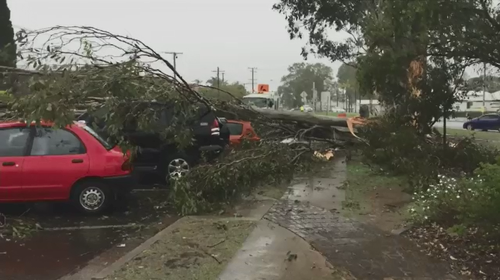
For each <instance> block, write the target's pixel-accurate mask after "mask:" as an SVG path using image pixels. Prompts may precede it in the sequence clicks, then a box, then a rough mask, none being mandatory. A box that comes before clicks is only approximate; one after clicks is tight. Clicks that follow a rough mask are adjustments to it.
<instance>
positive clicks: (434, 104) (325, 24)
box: [274, 0, 470, 133]
mask: <svg viewBox="0 0 500 280" xmlns="http://www.w3.org/2000/svg"><path fill="white" fill-rule="evenodd" d="M441 2H442V1H441ZM441 2H439V3H437V2H436V1H433V0H424V1H421V0H387V1H368V0H366V1H365V0H362V1H356V2H352V1H347V2H346V1H342V0H334V1H329V2H328V3H325V2H324V1H320V0H312V1H308V2H307V3H305V2H303V1H301V2H300V5H299V4H298V3H297V1H294V0H281V1H280V3H278V4H276V5H275V6H274V8H275V9H276V10H278V11H279V12H280V13H283V14H284V15H285V16H286V18H287V20H288V23H289V33H290V35H291V37H292V38H301V37H303V34H302V30H306V32H307V33H308V35H309V36H308V37H309V44H308V46H309V48H308V49H307V50H303V54H304V55H307V54H308V53H316V54H319V55H321V56H325V57H328V58H330V59H331V60H333V61H337V60H340V61H354V62H356V65H357V69H358V71H357V72H358V73H357V77H358V83H359V88H360V91H363V92H368V93H376V94H377V96H378V97H379V100H380V101H381V102H382V104H383V105H385V106H386V107H387V108H388V109H389V110H387V112H388V113H389V115H393V116H394V117H393V120H394V122H395V123H394V127H397V126H398V125H407V124H409V123H412V124H416V126H415V127H417V128H418V130H419V131H420V132H422V133H426V132H428V131H430V127H431V126H432V124H433V122H434V120H435V119H437V118H439V117H440V116H441V115H442V113H443V108H444V109H445V110H444V111H446V109H450V108H451V106H452V104H453V102H455V101H456V91H455V89H456V88H457V87H456V82H457V81H458V80H459V78H460V75H461V74H462V73H463V69H464V68H465V67H466V66H467V63H468V61H464V60H463V59H461V58H457V57H453V59H450V58H451V57H447V56H443V55H438V53H436V54H435V55H429V52H430V53H432V52H434V51H436V49H435V43H437V42H438V40H441V42H442V43H443V42H444V40H445V39H446V38H444V37H443V36H441V35H442V34H446V33H447V28H450V25H451V23H450V22H449V20H448V18H442V16H443V15H445V16H450V13H449V11H448V10H447V6H446V5H442V3H441ZM444 2H449V3H447V4H450V5H451V4H452V2H453V3H455V2H457V1H452V0H449V1H444ZM458 2H464V3H467V2H470V1H467V0H458ZM454 10H455V11H457V10H458V9H457V8H454ZM402 15H404V16H402ZM443 23H444V24H443ZM454 24H456V23H454ZM297 25H300V26H302V27H303V28H302V29H298V28H297V27H296V26H297ZM457 26H458V25H457ZM453 27H455V26H453ZM329 29H336V30H343V31H345V32H347V33H349V34H350V35H352V36H351V37H350V38H348V39H346V40H344V41H341V42H336V41H331V40H330V39H329V38H328V36H327V31H328V30H329ZM439 36H441V37H443V38H441V37H439Z"/></svg>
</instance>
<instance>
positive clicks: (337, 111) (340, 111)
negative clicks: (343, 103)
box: [331, 107, 345, 113]
mask: <svg viewBox="0 0 500 280" xmlns="http://www.w3.org/2000/svg"><path fill="white" fill-rule="evenodd" d="M331 112H332V113H345V110H344V109H342V108H339V107H332V108H331Z"/></svg>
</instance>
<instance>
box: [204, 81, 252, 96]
mask: <svg viewBox="0 0 500 280" xmlns="http://www.w3.org/2000/svg"><path fill="white" fill-rule="evenodd" d="M215 80H217V79H216V78H215ZM209 85H210V88H208V87H201V88H200V89H199V92H200V94H201V95H202V96H204V97H206V98H209V99H216V100H221V101H229V100H232V99H233V97H232V96H230V95H229V94H227V93H225V92H229V93H231V94H232V95H233V96H234V97H236V98H239V99H241V98H243V96H245V95H247V94H248V92H247V90H246V88H245V86H244V85H242V84H240V83H238V82H234V83H227V81H224V83H222V81H221V85H220V89H221V90H220V91H219V90H218V89H216V87H217V83H216V84H215V85H211V84H210V83H209Z"/></svg>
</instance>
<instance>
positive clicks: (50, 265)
mask: <svg viewBox="0 0 500 280" xmlns="http://www.w3.org/2000/svg"><path fill="white" fill-rule="evenodd" d="M167 199H168V196H167V193H164V192H150V191H146V192H138V193H135V195H134V196H133V197H132V198H131V200H130V201H128V203H127V205H126V206H125V207H123V209H116V210H115V211H113V212H110V213H107V215H104V216H85V215H82V214H80V213H77V212H75V211H74V209H73V208H72V207H70V206H69V205H66V204H54V203H41V204H34V205H23V204H13V205H1V206H0V213H3V214H5V215H6V216H7V222H8V223H9V222H10V221H16V220H17V221H21V222H23V223H24V224H33V223H38V224H39V225H40V226H41V227H42V228H43V230H39V231H36V232H33V233H32V234H30V235H29V236H27V237H24V238H13V237H9V236H6V235H2V234H1V231H0V279H2V280H3V279H5V280H57V279H59V278H61V277H63V276H65V275H68V274H72V273H74V272H76V271H78V270H79V269H81V268H83V267H85V266H86V265H87V264H88V263H89V262H90V261H91V260H93V259H94V258H95V257H97V256H101V254H103V253H105V252H107V251H110V250H118V252H116V253H115V254H114V255H113V256H112V257H108V258H109V259H106V260H105V261H106V262H108V263H112V262H114V261H115V260H116V259H117V258H119V257H120V256H121V255H123V254H126V253H127V252H128V251H130V250H132V249H133V248H134V244H137V245H138V244H140V242H141V241H143V240H145V239H147V238H149V237H151V236H153V235H154V234H155V233H156V232H158V231H159V230H161V229H162V228H164V227H167V226H168V225H169V224H171V223H173V222H174V221H175V220H177V218H178V217H177V216H176V215H174V214H172V213H174V212H173V210H171V208H170V206H169V205H168V204H166V201H168V200H167ZM135 225H140V227H135ZM128 226H132V227H128ZM122 244H123V245H122ZM84 279H90V277H88V278H84Z"/></svg>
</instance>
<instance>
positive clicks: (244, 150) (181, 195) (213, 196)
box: [172, 143, 295, 215]
mask: <svg viewBox="0 0 500 280" xmlns="http://www.w3.org/2000/svg"><path fill="white" fill-rule="evenodd" d="M294 157H295V153H294V152H293V151H292V150H290V149H289V147H288V146H286V145H281V144H272V143H260V144H255V143H244V145H243V146H242V147H241V148H238V149H237V150H231V151H229V152H228V154H227V155H225V156H224V157H223V158H221V159H220V160H219V162H217V163H215V164H207V165H201V166H198V167H196V168H194V169H193V170H192V171H191V172H190V173H189V174H188V175H187V176H186V177H184V178H182V179H181V181H179V182H176V183H175V186H174V188H173V191H172V198H173V202H174V205H175V206H176V207H177V208H178V210H179V212H180V213H182V214H184V215H186V214H194V213H199V212H208V211H213V210H218V209H220V207H221V206H222V205H224V204H229V203H230V202H232V201H235V200H238V199H239V198H241V195H242V194H249V193H250V192H251V191H252V190H253V189H254V188H255V187H257V186H258V184H260V183H266V184H277V183H279V182H280V181H282V180H285V179H289V178H291V176H292V175H293V172H294V170H295V165H294V164H295V161H294V160H293V159H294ZM229 182H230V183H229ZM221 203H222V204H221Z"/></svg>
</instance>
